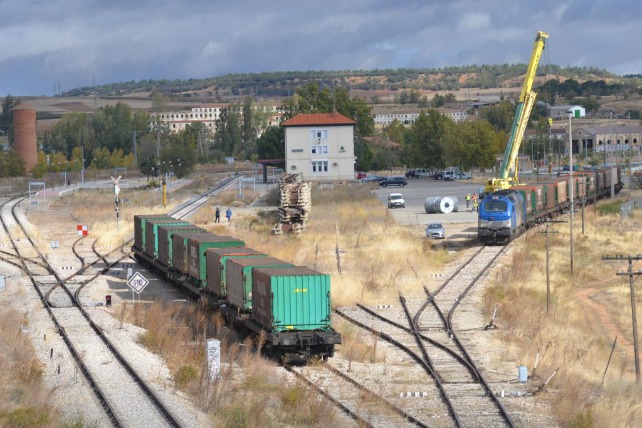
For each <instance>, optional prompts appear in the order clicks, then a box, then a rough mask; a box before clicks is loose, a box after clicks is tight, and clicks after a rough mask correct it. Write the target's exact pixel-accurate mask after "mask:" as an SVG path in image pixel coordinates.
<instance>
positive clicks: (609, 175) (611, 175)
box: [604, 168, 620, 191]
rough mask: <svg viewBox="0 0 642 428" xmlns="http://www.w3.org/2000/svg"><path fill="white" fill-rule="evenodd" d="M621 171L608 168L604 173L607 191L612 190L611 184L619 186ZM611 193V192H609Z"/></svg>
mask: <svg viewBox="0 0 642 428" xmlns="http://www.w3.org/2000/svg"><path fill="white" fill-rule="evenodd" d="M618 173H619V169H618V168H606V170H605V171H604V178H605V182H604V184H605V186H606V188H607V189H611V183H613V185H615V184H617V183H618V182H619V181H620V180H619V178H620V177H618ZM609 191H610V190H609Z"/></svg>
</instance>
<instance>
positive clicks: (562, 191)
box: [555, 179, 568, 205]
mask: <svg viewBox="0 0 642 428" xmlns="http://www.w3.org/2000/svg"><path fill="white" fill-rule="evenodd" d="M555 201H556V202H557V205H561V204H564V203H566V202H568V180H566V179H564V180H561V181H558V182H556V183H555Z"/></svg>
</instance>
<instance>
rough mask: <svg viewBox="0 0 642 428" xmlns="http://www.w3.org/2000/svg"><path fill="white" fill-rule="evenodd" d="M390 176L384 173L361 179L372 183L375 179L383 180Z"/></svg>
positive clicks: (363, 181)
mask: <svg viewBox="0 0 642 428" xmlns="http://www.w3.org/2000/svg"><path fill="white" fill-rule="evenodd" d="M387 179H388V177H384V176H383V175H368V176H367V177H365V178H362V179H361V182H362V183H371V182H373V181H382V180H387Z"/></svg>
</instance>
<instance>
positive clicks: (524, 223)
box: [477, 167, 623, 244]
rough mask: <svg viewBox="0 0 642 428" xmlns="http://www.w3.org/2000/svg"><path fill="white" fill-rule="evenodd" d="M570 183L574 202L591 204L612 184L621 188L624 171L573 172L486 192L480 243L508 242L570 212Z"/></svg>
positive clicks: (481, 217)
mask: <svg viewBox="0 0 642 428" xmlns="http://www.w3.org/2000/svg"><path fill="white" fill-rule="evenodd" d="M612 184H613V186H611V185H612ZM571 186H573V203H574V204H578V205H581V204H592V203H595V202H596V200H597V199H600V198H603V197H606V196H608V195H609V194H610V192H611V187H613V188H614V190H615V193H618V192H619V191H620V190H622V187H623V184H622V172H621V169H620V168H619V167H617V168H615V167H614V168H612V169H599V170H595V171H574V172H573V173H572V174H571V175H569V176H564V177H557V178H555V179H548V180H540V182H538V183H536V184H527V185H517V186H512V187H510V188H508V189H504V190H497V191H495V192H493V193H490V194H487V195H484V198H483V199H482V201H481V203H480V205H479V219H478V229H477V230H478V232H477V235H478V238H479V242H481V243H482V244H507V243H509V242H510V241H512V240H513V239H514V238H515V237H517V236H519V235H520V234H521V233H522V232H524V231H525V230H526V229H528V228H529V227H531V226H533V225H535V224H538V222H541V221H543V220H545V219H546V218H552V217H555V216H558V215H560V214H562V213H564V212H568V211H570V207H571V202H570V190H571Z"/></svg>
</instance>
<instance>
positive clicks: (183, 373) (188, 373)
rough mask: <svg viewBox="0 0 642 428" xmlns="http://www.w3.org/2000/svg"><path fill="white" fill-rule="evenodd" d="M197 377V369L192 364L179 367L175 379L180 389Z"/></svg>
mask: <svg viewBox="0 0 642 428" xmlns="http://www.w3.org/2000/svg"><path fill="white" fill-rule="evenodd" d="M194 379H196V369H195V368H194V367H192V366H181V367H179V369H178V371H177V372H176V375H175V376H174V380H175V382H176V386H177V387H178V388H179V389H183V388H185V387H186V386H187V385H188V384H189V383H190V382H191V381H193V380H194Z"/></svg>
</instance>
